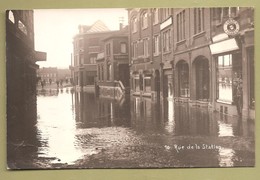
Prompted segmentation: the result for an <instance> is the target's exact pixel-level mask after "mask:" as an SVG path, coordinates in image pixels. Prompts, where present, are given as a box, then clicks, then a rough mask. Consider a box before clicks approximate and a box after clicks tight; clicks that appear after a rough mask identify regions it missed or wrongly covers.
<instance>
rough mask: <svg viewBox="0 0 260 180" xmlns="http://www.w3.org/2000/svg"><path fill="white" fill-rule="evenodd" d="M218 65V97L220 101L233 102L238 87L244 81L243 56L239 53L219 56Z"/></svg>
mask: <svg viewBox="0 0 260 180" xmlns="http://www.w3.org/2000/svg"><path fill="white" fill-rule="evenodd" d="M233 59H234V60H233ZM217 67H218V70H217V99H218V101H219V102H223V103H228V104H232V103H233V102H234V100H235V96H236V87H237V85H238V83H241V82H242V76H241V57H240V56H239V55H237V54H236V55H235V54H227V55H222V56H218V66H217Z"/></svg>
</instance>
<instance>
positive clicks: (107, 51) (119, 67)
mask: <svg viewBox="0 0 260 180" xmlns="http://www.w3.org/2000/svg"><path fill="white" fill-rule="evenodd" d="M103 41H104V52H102V53H100V54H98V58H97V85H98V86H99V95H100V96H108V97H115V96H117V95H118V97H120V96H122V95H123V94H124V93H126V91H127V90H128V88H129V59H128V57H129V56H128V27H125V28H123V29H121V30H119V31H114V33H113V35H111V36H108V37H107V38H105V39H104V40H103ZM120 89H121V90H122V92H118V93H116V92H117V90H119V91H120Z"/></svg>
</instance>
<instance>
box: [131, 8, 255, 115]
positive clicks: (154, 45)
mask: <svg viewBox="0 0 260 180" xmlns="http://www.w3.org/2000/svg"><path fill="white" fill-rule="evenodd" d="M253 12H254V11H253V9H252V8H247V7H242V8H239V7H226V8H152V9H140V8H135V9H128V15H129V23H130V28H129V47H130V77H131V94H132V95H134V96H148V97H151V98H152V99H159V98H161V99H163V98H164V99H168V100H173V99H174V100H175V101H177V102H187V103H189V104H191V105H195V106H199V107H201V106H204V107H208V108H210V109H212V110H217V111H220V112H222V113H225V114H229V115H237V114H239V112H238V111H239V110H238V109H237V108H236V106H237V101H236V94H237V93H236V92H237V91H236V89H237V84H238V81H239V82H240V84H241V85H242V87H243V88H242V91H243V101H242V105H241V106H242V107H243V108H242V109H243V112H242V113H243V116H245V117H248V116H249V117H253V114H254V99H255V97H254V41H253V39H254V28H253V24H254V20H253V17H254V14H253ZM228 20H229V21H230V22H231V24H232V23H233V24H235V30H228V31H232V32H231V33H229V32H228V31H227V30H226V29H228V28H231V27H232V26H230V25H229V24H228V25H227V23H229V21H228ZM227 21H228V22H227ZM229 26H230V27H229ZM225 28H226V29H225ZM228 33H229V34H228ZM242 59H244V61H242ZM155 97H157V98H155Z"/></svg>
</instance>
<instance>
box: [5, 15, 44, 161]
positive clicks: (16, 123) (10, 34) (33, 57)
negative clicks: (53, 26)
mask: <svg viewBox="0 0 260 180" xmlns="http://www.w3.org/2000/svg"><path fill="white" fill-rule="evenodd" d="M42 60H46V53H43V52H38V51H35V50H34V26H33V11H21V10H10V11H6V68H7V69H6V73H7V74H6V75H7V134H8V139H7V141H8V160H10V158H15V156H16V155H17V156H18V157H19V156H25V154H24V155H19V154H12V153H13V152H14V151H13V150H14V149H16V151H15V152H16V153H18V152H19V150H20V149H21V148H17V147H12V145H14V144H15V143H21V142H24V143H25V145H26V143H29V144H30V143H31V144H34V143H35V139H34V138H33V137H36V134H35V132H34V131H35V127H34V125H35V123H36V118H37V115H36V70H37V69H38V65H36V64H35V62H36V61H42ZM33 134H34V135H33ZM25 140H26V141H25ZM18 157H17V158H18Z"/></svg>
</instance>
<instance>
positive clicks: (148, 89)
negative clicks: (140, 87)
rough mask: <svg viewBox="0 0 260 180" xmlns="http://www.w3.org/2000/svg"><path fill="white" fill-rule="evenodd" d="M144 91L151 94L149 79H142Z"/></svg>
mask: <svg viewBox="0 0 260 180" xmlns="http://www.w3.org/2000/svg"><path fill="white" fill-rule="evenodd" d="M144 91H145V92H151V77H144Z"/></svg>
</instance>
